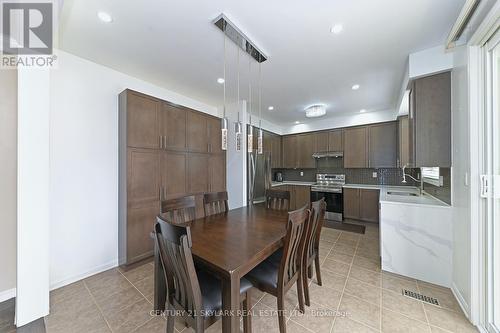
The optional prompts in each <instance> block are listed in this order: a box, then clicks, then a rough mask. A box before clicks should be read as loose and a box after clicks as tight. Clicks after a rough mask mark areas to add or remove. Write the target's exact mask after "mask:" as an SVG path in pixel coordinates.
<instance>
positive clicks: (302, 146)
mask: <svg viewBox="0 0 500 333" xmlns="http://www.w3.org/2000/svg"><path fill="white" fill-rule="evenodd" d="M314 139H315V135H314V134H313V133H310V134H301V135H297V162H296V165H297V168H314V167H316V161H315V160H314V158H313V157H312V155H313V153H314V143H315V142H314Z"/></svg>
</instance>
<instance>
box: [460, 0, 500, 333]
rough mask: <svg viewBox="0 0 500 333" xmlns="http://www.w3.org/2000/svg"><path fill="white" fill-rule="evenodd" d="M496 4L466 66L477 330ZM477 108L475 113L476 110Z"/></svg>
mask: <svg viewBox="0 0 500 333" xmlns="http://www.w3.org/2000/svg"><path fill="white" fill-rule="evenodd" d="M499 10H500V3H496V4H495V5H494V6H493V8H492V9H491V10H490V12H489V14H488V15H487V16H486V17H485V19H484V20H483V22H482V23H481V25H480V26H479V27H478V29H477V30H476V32H475V33H474V35H473V36H472V38H471V39H470V41H469V42H468V45H467V46H468V58H469V60H468V62H469V63H468V67H469V126H470V127H469V129H470V136H469V138H470V139H469V140H470V147H471V149H470V161H471V164H470V175H471V177H470V186H471V187H470V188H471V191H470V201H471V229H470V231H471V267H470V273H471V286H470V287H471V288H470V290H471V300H470V320H471V322H472V323H473V324H474V325H476V326H477V327H478V329H479V330H480V331H481V332H488V328H487V316H486V315H487V313H486V311H487V304H486V302H487V297H486V296H487V280H486V274H487V262H486V258H487V244H488V243H487V239H486V230H487V227H488V226H487V211H486V200H484V199H482V198H481V186H480V185H481V184H480V175H481V174H485V173H486V171H487V164H488V161H487V155H486V149H485V147H486V143H487V140H488V137H487V134H485V131H484V129H485V126H484V124H485V120H486V119H487V117H488V114H487V112H488V110H487V104H486V89H487V86H486V72H485V71H486V52H487V50H486V44H487V42H488V41H489V40H490V39H491V38H492V37H493V35H494V34H495V32H496V30H497V28H498V18H497V16H498V15H497V13H498V11H499ZM476 111H477V112H476Z"/></svg>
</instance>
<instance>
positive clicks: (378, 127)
mask: <svg viewBox="0 0 500 333" xmlns="http://www.w3.org/2000/svg"><path fill="white" fill-rule="evenodd" d="M368 131H369V137H368V142H369V146H368V167H369V168H395V167H397V148H398V123H397V122H395V121H393V122H389V123H381V124H375V125H371V126H369V127H368Z"/></svg>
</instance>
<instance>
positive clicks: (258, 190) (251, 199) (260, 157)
mask: <svg viewBox="0 0 500 333" xmlns="http://www.w3.org/2000/svg"><path fill="white" fill-rule="evenodd" d="M247 176H248V184H247V185H248V186H247V188H248V204H249V205H251V204H255V203H259V202H265V201H266V189H269V188H271V177H272V175H271V153H269V152H263V153H262V154H258V153H257V150H255V151H253V152H252V153H248V156H247Z"/></svg>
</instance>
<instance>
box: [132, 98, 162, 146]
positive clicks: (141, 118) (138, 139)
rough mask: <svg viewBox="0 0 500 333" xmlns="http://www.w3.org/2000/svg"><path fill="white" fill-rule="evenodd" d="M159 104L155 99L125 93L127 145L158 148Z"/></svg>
mask: <svg viewBox="0 0 500 333" xmlns="http://www.w3.org/2000/svg"><path fill="white" fill-rule="evenodd" d="M159 104H160V102H159V101H157V100H156V99H153V98H150V97H147V96H142V95H138V94H135V93H131V92H129V93H128V94H127V145H128V146H129V147H135V148H158V147H159V145H160V133H159V125H158V124H159V119H158V117H159V116H158V113H159Z"/></svg>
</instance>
